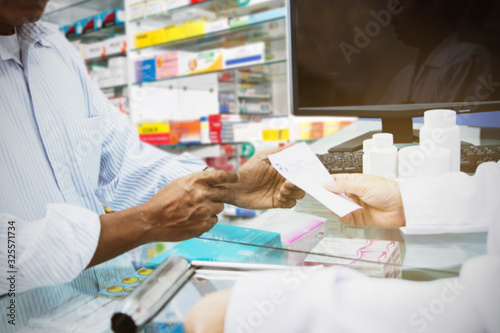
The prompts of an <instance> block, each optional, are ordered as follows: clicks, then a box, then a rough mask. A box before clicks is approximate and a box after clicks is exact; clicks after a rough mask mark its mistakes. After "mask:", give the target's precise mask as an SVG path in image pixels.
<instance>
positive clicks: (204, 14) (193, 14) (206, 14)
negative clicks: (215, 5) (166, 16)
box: [169, 7, 217, 24]
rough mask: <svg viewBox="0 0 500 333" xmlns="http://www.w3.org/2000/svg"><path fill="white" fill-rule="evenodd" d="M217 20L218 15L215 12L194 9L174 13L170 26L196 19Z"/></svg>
mask: <svg viewBox="0 0 500 333" xmlns="http://www.w3.org/2000/svg"><path fill="white" fill-rule="evenodd" d="M216 18H217V14H215V13H214V12H212V11H209V10H205V9H201V8H196V7H194V8H186V9H183V10H179V11H174V12H172V18H171V19H170V20H169V22H170V24H175V23H179V22H187V21H191V20H195V19H206V20H215V19H216Z"/></svg>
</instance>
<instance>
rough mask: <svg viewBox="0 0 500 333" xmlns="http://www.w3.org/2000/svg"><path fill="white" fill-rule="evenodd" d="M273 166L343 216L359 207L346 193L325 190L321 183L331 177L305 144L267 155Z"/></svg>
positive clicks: (329, 179)
mask: <svg viewBox="0 0 500 333" xmlns="http://www.w3.org/2000/svg"><path fill="white" fill-rule="evenodd" d="M269 161H271V164H272V166H273V167H274V168H275V169H276V170H277V171H278V172H279V173H280V174H281V175H282V176H283V177H285V178H286V179H288V180H289V181H291V182H292V183H293V184H295V185H296V186H298V187H299V188H301V189H302V190H304V191H305V192H306V193H308V194H310V195H311V196H313V197H314V198H315V199H316V200H318V201H319V202H321V203H322V204H323V205H325V207H326V208H328V209H329V210H331V211H332V212H334V213H335V214H337V215H338V216H340V217H343V216H345V215H347V214H349V213H351V212H353V211H355V210H356V209H360V208H361V206H359V205H357V204H356V203H354V202H353V201H352V200H350V199H349V198H347V197H345V196H341V195H337V194H335V193H332V192H330V191H328V190H326V189H325V188H324V187H323V184H324V183H325V182H326V181H331V180H333V178H332V176H331V175H330V174H329V173H328V171H327V170H326V169H325V167H324V166H323V164H322V163H321V162H320V160H319V159H318V157H317V156H316V155H315V154H314V153H313V152H312V150H311V149H310V148H309V147H308V146H307V145H306V144H305V143H303V142H302V143H298V144H296V145H293V146H291V147H290V148H287V149H285V150H282V151H280V152H279V153H276V154H272V155H269Z"/></svg>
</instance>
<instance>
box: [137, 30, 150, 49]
mask: <svg viewBox="0 0 500 333" xmlns="http://www.w3.org/2000/svg"><path fill="white" fill-rule="evenodd" d="M153 33H154V32H153V31H146V32H141V33H138V34H135V35H134V47H135V48H136V49H142V48H145V47H149V46H151V45H153V38H152V36H153Z"/></svg>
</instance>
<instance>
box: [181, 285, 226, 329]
mask: <svg viewBox="0 0 500 333" xmlns="http://www.w3.org/2000/svg"><path fill="white" fill-rule="evenodd" d="M230 297H231V289H226V290H222V291H216V292H214V293H211V294H209V295H207V296H205V297H203V298H202V299H201V300H200V301H199V302H198V303H196V304H195V306H194V307H193V308H192V309H191V311H190V312H189V314H188V315H187V317H186V321H185V322H184V330H185V331H186V333H222V332H224V318H225V317H226V311H227V305H228V303H229V298H230Z"/></svg>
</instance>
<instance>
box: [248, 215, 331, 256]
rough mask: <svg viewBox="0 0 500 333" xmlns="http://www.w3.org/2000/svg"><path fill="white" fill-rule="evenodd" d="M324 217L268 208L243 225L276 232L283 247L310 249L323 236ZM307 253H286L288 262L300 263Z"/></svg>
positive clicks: (300, 249) (301, 249)
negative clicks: (268, 209)
mask: <svg viewBox="0 0 500 333" xmlns="http://www.w3.org/2000/svg"><path fill="white" fill-rule="evenodd" d="M324 221H325V219H324V218H321V217H318V216H314V215H310V214H304V213H297V212H294V211H289V210H286V211H285V210H276V209H275V210H270V211H267V212H265V213H264V214H262V215H260V216H259V217H257V218H255V219H253V220H252V221H249V222H247V223H246V224H245V225H244V226H246V227H249V228H255V229H259V230H267V231H273V232H278V233H279V234H280V235H281V246H282V247H283V248H284V249H289V250H297V251H306V252H309V251H311V250H312V249H313V248H314V247H315V246H317V245H318V244H319V243H320V241H321V240H322V239H323V238H324V237H325V233H326V230H325V225H324ZM306 256H307V254H302V253H293V252H289V253H288V263H289V264H293V265H298V264H301V263H302V262H303V261H304V259H305V258H306Z"/></svg>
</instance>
